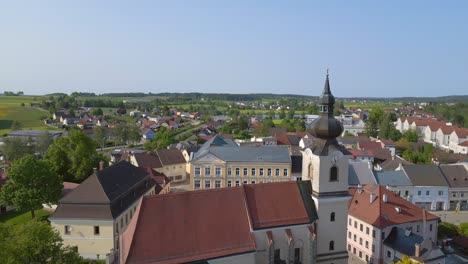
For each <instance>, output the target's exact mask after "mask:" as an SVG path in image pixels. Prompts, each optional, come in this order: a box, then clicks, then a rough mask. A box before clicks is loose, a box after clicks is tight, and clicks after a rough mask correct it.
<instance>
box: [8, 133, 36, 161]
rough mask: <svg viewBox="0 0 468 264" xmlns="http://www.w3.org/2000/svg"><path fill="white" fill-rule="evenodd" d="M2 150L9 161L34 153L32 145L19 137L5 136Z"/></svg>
mask: <svg viewBox="0 0 468 264" xmlns="http://www.w3.org/2000/svg"><path fill="white" fill-rule="evenodd" d="M2 152H3V154H4V155H5V156H6V158H7V159H8V160H9V161H14V160H17V159H19V158H21V157H24V156H26V155H28V154H34V146H33V145H32V144H31V143H30V142H28V141H26V140H22V139H20V138H5V140H4V142H3V146H2Z"/></svg>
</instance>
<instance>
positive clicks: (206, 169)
mask: <svg viewBox="0 0 468 264" xmlns="http://www.w3.org/2000/svg"><path fill="white" fill-rule="evenodd" d="M205 176H211V167H210V166H206V167H205Z"/></svg>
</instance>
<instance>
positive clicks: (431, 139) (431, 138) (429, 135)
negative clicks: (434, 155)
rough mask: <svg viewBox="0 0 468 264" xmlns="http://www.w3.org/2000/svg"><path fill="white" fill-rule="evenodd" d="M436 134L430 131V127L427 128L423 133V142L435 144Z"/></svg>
mask: <svg viewBox="0 0 468 264" xmlns="http://www.w3.org/2000/svg"><path fill="white" fill-rule="evenodd" d="M436 132H437V131H432V129H431V127H430V126H427V127H426V128H425V129H424V131H423V140H424V141H425V142H427V143H432V144H434V143H435V142H436Z"/></svg>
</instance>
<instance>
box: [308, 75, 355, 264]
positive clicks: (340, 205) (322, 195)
mask: <svg viewBox="0 0 468 264" xmlns="http://www.w3.org/2000/svg"><path fill="white" fill-rule="evenodd" d="M319 104H320V114H319V117H318V118H317V119H315V120H314V121H313V122H312V123H311V124H310V128H309V132H310V134H311V135H312V136H313V137H314V139H313V143H312V145H311V146H310V147H308V148H306V149H304V150H303V151H302V153H303V166H302V179H304V180H310V181H311V182H312V199H313V200H314V202H315V205H316V208H317V213H318V221H317V226H316V232H317V248H316V250H315V252H316V260H315V263H324V264H327V263H328V264H332V263H333V264H337V263H340V264H341V263H343V264H344V263H348V253H347V249H346V232H347V226H346V224H347V219H348V201H349V199H350V198H351V196H350V195H349V194H348V167H349V163H348V160H349V158H351V154H350V153H349V152H348V151H347V150H346V149H345V148H344V147H343V146H341V145H340V144H339V143H338V141H337V140H336V138H337V137H338V136H340V135H341V134H342V133H343V125H342V124H341V122H340V121H338V120H336V119H335V117H334V116H333V109H334V104H335V97H334V96H333V95H332V93H331V90H330V81H329V76H328V70H327V75H326V79H325V87H324V89H323V92H322V95H321V96H320V98H319Z"/></svg>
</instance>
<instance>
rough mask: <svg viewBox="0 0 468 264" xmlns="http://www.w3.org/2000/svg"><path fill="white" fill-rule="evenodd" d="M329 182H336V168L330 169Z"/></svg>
mask: <svg viewBox="0 0 468 264" xmlns="http://www.w3.org/2000/svg"><path fill="white" fill-rule="evenodd" d="M330 181H338V168H337V167H336V166H333V167H331V168H330Z"/></svg>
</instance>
